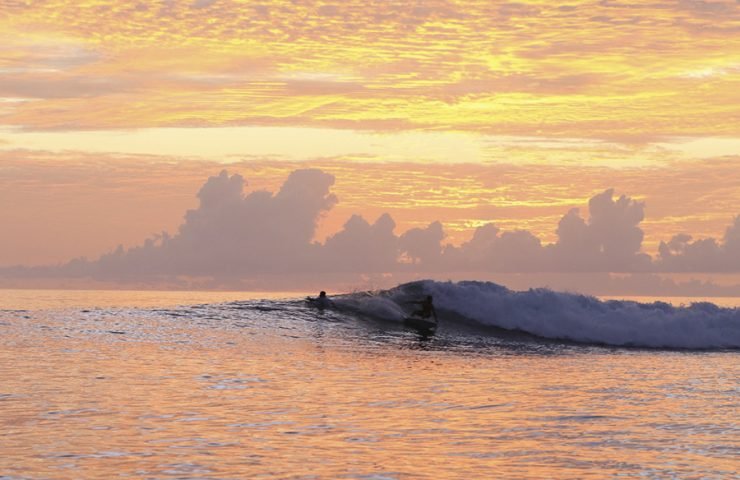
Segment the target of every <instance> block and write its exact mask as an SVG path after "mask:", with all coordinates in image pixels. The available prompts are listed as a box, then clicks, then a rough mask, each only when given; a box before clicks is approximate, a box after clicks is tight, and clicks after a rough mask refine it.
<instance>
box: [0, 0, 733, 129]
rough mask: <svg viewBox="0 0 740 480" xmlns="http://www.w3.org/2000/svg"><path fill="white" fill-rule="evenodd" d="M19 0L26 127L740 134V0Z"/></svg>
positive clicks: (16, 46)
mask: <svg viewBox="0 0 740 480" xmlns="http://www.w3.org/2000/svg"><path fill="white" fill-rule="evenodd" d="M3 8H4V9H5V10H6V11H7V15H5V16H4V18H3V19H2V20H0V26H1V27H2V29H3V31H4V32H6V34H5V38H6V39H8V41H6V42H4V45H3V47H2V48H3V55H1V56H0V57H1V59H0V70H3V69H4V70H5V71H6V72H7V73H9V74H12V75H19V77H17V78H16V80H17V81H18V82H21V81H22V82H23V83H24V84H25V85H24V86H21V85H20V84H17V83H13V81H12V79H10V80H8V79H6V83H7V82H10V83H11V84H10V85H6V86H5V88H6V90H8V91H10V90H14V91H15V93H16V94H22V95H27V96H29V97H31V98H36V99H39V101H35V102H27V103H18V104H16V105H14V106H13V108H12V109H11V110H9V111H5V112H4V113H3V115H2V117H0V123H2V124H4V125H8V126H15V127H22V128H26V129H95V128H142V127H162V126H194V125H200V126H225V125H286V126H306V125H311V126H320V127H339V128H356V129H381V130H382V129H394V130H396V129H399V128H400V129H434V130H440V129H442V130H456V131H460V130H465V131H471V132H478V133H488V134H510V135H532V134H537V135H544V136H549V137H578V138H609V139H622V140H624V139H628V138H632V137H635V138H642V137H644V136H645V135H646V134H647V135H652V136H653V137H655V138H657V137H670V136H704V135H715V136H717V135H723V136H735V137H738V136H740V130H739V129H738V122H737V114H738V110H737V108H738V107H737V105H738V104H740V102H738V94H737V92H738V91H740V88H738V81H740V80H739V78H740V72H738V70H737V65H738V63H740V57H738V54H737V52H738V51H740V36H738V35H737V34H728V33H729V32H736V31H737V28H738V27H737V25H738V18H739V16H740V15H739V14H738V8H737V4H736V3H734V2H731V1H718V2H664V3H660V2H657V3H655V2H654V3H644V2H641V3H635V2H605V1H596V0H593V1H591V0H589V1H586V0H584V1H579V2H576V3H573V4H572V5H569V6H563V5H557V4H547V3H528V2H518V3H515V2H468V3H465V4H464V5H463V4H459V3H458V2H452V1H447V0H435V1H431V2H429V1H425V2H403V3H394V2H371V3H367V2H357V1H350V2H341V3H337V4H315V3H313V2H291V1H282V0H275V1H271V2H267V3H263V4H259V5H250V4H245V3H243V2H236V1H230V0H219V1H197V2H161V3H156V4H154V3H148V2H95V3H90V2H64V1H63V2H34V3H33V4H25V3H20V2H17V3H11V4H9V5H5V6H4V7H3ZM18 38H23V39H24V40H23V41H19V40H13V39H18ZM50 70H51V71H53V72H56V73H59V72H63V74H64V75H63V76H59V77H58V78H55V77H53V76H51V77H50ZM0 94H1V93H0ZM91 95H96V100H97V101H96V104H95V105H94V106H93V105H91V103H90V102H89V101H88V99H89V97H90V96H91Z"/></svg>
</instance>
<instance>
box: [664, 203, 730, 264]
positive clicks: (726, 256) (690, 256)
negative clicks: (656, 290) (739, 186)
mask: <svg viewBox="0 0 740 480" xmlns="http://www.w3.org/2000/svg"><path fill="white" fill-rule="evenodd" d="M656 265H657V268H658V269H660V270H662V271H666V272H725V273H728V272H738V271H740V215H739V216H736V217H735V218H734V220H733V223H732V224H731V225H730V226H729V227H727V230H726V231H725V235H724V237H723V239H722V241H717V240H715V239H714V238H702V239H699V240H693V238H692V236H691V235H688V234H685V233H682V234H678V235H675V236H673V238H671V239H670V240H669V241H668V242H660V246H659V247H658V257H657V259H656Z"/></svg>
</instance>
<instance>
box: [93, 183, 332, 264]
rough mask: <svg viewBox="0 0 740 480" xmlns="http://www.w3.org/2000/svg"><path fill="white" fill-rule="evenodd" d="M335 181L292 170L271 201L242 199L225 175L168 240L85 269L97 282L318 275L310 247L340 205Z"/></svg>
mask: <svg viewBox="0 0 740 480" xmlns="http://www.w3.org/2000/svg"><path fill="white" fill-rule="evenodd" d="M333 183H334V177H333V176H332V175H330V174H327V173H324V172H322V171H320V170H313V169H309V170H297V171H295V172H293V173H291V174H290V176H289V177H288V179H287V180H286V181H285V183H284V184H283V186H282V188H281V189H280V191H279V192H277V193H276V194H272V193H270V192H267V191H256V192H252V193H250V194H249V195H246V196H245V195H244V193H243V190H244V187H245V185H246V182H245V181H244V178H243V177H242V176H241V175H238V174H235V175H232V176H229V174H228V173H227V172H226V171H222V172H221V173H220V174H219V175H218V176H214V177H211V178H209V179H208V181H207V182H206V183H205V184H204V185H203V187H202V188H201V189H200V191H199V192H198V199H199V201H200V204H199V206H198V208H197V209H194V210H190V211H188V212H187V213H186V214H185V221H184V223H183V224H182V226H181V227H180V229H179V231H178V232H177V233H176V234H175V235H173V236H170V235H167V234H162V235H161V236H159V237H157V238H154V239H150V240H148V241H147V242H146V243H145V244H144V245H142V246H141V247H136V248H132V249H129V250H124V249H123V248H121V247H119V248H118V249H117V250H116V251H114V252H112V253H110V254H108V255H104V256H103V257H101V258H100V259H99V260H98V261H96V262H91V263H90V270H91V272H92V273H94V274H96V275H97V276H103V277H105V276H108V275H114V276H115V275H139V274H154V275H193V276H199V275H203V276H209V275H213V276H217V277H222V276H226V277H238V276H243V275H249V274H257V273H261V272H271V273H274V272H289V271H306V270H310V269H311V268H313V267H315V264H316V257H317V255H318V253H319V252H318V249H319V246H318V245H315V244H313V243H312V242H311V239H312V238H313V236H314V233H315V230H316V224H317V222H318V220H319V218H320V216H321V215H322V214H323V213H324V212H326V211H328V210H329V209H331V208H332V207H333V206H334V204H335V203H336V202H337V199H336V197H335V196H334V195H333V194H331V193H330V192H329V188H330V187H331V185H332V184H333Z"/></svg>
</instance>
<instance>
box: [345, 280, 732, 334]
mask: <svg viewBox="0 0 740 480" xmlns="http://www.w3.org/2000/svg"><path fill="white" fill-rule="evenodd" d="M423 295H433V296H434V303H435V305H436V308H437V310H438V311H439V313H440V319H441V320H440V322H441V323H442V324H444V323H445V322H459V321H464V322H467V323H475V324H478V325H481V326H489V327H497V328H503V329H507V330H518V331H523V332H527V333H529V334H532V335H536V336H539V337H544V338H550V339H562V340H569V341H575V342H584V343H597V344H606V345H616V346H635V347H655V348H687V349H717V348H740V309H737V308H723V307H718V306H716V305H714V304H711V303H706V302H702V303H694V304H691V305H690V306H680V307H677V306H673V305H670V304H668V303H664V302H654V303H639V302H634V301H624V300H607V301H602V300H599V299H597V298H594V297H590V296H586V295H579V294H573V293H560V292H554V291H551V290H548V289H532V290H528V291H521V292H517V291H512V290H509V289H507V288H505V287H502V286H501V285H497V284H495V283H490V282H475V281H464V282H436V281H432V280H422V281H418V282H411V283H407V284H403V285H399V286H398V287H395V288H393V289H391V290H387V291H385V292H381V293H380V295H379V296H380V297H385V298H387V299H389V300H392V301H393V303H395V304H396V305H398V306H399V309H398V310H396V309H392V308H390V307H389V306H388V305H387V304H386V302H385V301H380V300H379V299H376V300H374V301H373V300H369V299H368V300H365V301H364V302H361V303H358V305H362V303H367V305H368V306H370V305H372V306H373V308H374V309H376V308H377V307H379V306H380V305H384V304H385V305H384V309H388V310H390V311H393V312H394V315H393V316H394V317H396V316H398V314H397V313H396V312H398V311H400V309H402V308H403V305H404V304H408V302H409V301H411V300H414V299H418V298H420V297H421V296H423ZM355 298H356V299H357V297H355ZM369 313H370V312H369Z"/></svg>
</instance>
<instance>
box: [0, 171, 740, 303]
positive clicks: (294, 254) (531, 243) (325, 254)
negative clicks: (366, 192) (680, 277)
mask: <svg viewBox="0 0 740 480" xmlns="http://www.w3.org/2000/svg"><path fill="white" fill-rule="evenodd" d="M334 181H335V179H334V176H333V175H331V174H329V173H326V172H324V171H322V170H319V169H301V170H295V171H293V172H292V173H290V175H289V176H288V177H287V179H286V180H285V182H284V183H283V185H282V187H281V188H280V189H279V190H278V191H277V192H276V193H271V192H268V191H254V192H252V193H249V194H245V193H244V189H245V187H246V181H245V180H244V178H243V177H242V176H241V175H239V174H234V175H229V173H228V172H227V171H225V170H224V171H222V172H221V173H220V174H219V175H216V176H213V177H210V178H209V179H208V180H207V181H206V182H205V184H203V186H202V187H201V188H200V190H199V191H198V193H197V199H198V202H199V204H198V207H197V208H194V209H192V210H189V211H187V212H186V214H185V217H184V221H183V223H182V224H181V226H180V227H179V229H178V231H177V232H176V233H174V234H168V233H166V232H163V233H161V234H159V235H156V236H154V237H152V238H150V239H148V240H146V241H145V242H144V244H143V245H140V246H137V247H133V248H129V249H124V248H123V247H122V246H120V247H118V248H117V249H116V250H114V251H112V252H110V253H108V254H105V255H103V256H101V257H100V258H98V259H96V260H88V259H85V258H80V259H75V260H73V261H70V262H68V263H66V264H64V265H61V266H57V267H41V268H33V269H31V268H29V269H24V268H22V267H16V268H14V269H4V272H3V271H0V273H4V275H3V276H6V277H10V276H20V277H27V278H28V277H33V276H46V277H64V278H91V279H97V280H108V281H132V280H141V279H157V278H159V279H162V278H201V279H214V280H215V281H217V282H218V284H220V285H224V284H229V283H231V284H233V283H234V282H238V281H240V280H243V279H255V278H261V277H272V278H277V277H280V276H282V278H288V277H291V276H301V275H302V276H304V277H305V276H311V275H315V276H324V277H327V276H328V277H331V276H332V275H335V276H336V275H355V276H360V275H371V276H372V275H374V276H379V275H380V276H382V275H392V274H419V275H429V276H434V275H435V274H451V273H453V272H457V273H459V272H471V273H475V274H477V275H481V274H497V273H510V274H522V273H524V274H543V273H545V274H548V273H549V274H564V273H579V274H584V275H598V274H604V273H610V274H613V273H619V274H625V275H632V276H635V275H637V276H639V278H642V280H640V282H641V283H642V284H646V285H650V286H651V288H657V286H661V285H662V287H670V285H668V284H665V283H662V284H661V283H660V282H661V281H660V280H659V278H658V277H654V276H651V275H655V274H660V273H680V272H691V273H696V272H717V273H738V272H740V216H738V217H736V218H735V219H734V222H733V224H732V225H730V226H729V227H728V228H727V231H726V233H725V235H724V237H723V238H722V239H721V240H716V239H713V238H708V239H698V240H693V239H692V237H691V236H690V235H688V234H681V235H676V236H674V237H673V238H672V239H670V240H669V241H667V242H661V244H660V247H659V251H658V254H657V256H656V257H655V258H652V257H651V256H650V255H648V254H646V253H644V252H642V251H641V247H642V241H643V231H642V230H641V228H640V223H641V222H642V221H643V220H644V218H645V204H644V203H643V202H640V201H637V200H634V199H632V198H629V197H627V196H625V195H621V196H618V197H616V196H615V193H614V190H613V189H607V190H605V191H603V192H602V193H599V194H597V195H595V196H593V197H592V198H591V199H590V201H589V202H588V214H587V216H585V217H584V216H582V215H581V212H580V211H579V210H578V209H571V210H570V211H568V212H566V213H565V214H564V215H563V216H562V218H561V219H560V222H559V223H558V226H557V231H556V234H557V239H556V241H554V242H553V243H549V244H544V243H543V242H542V241H541V240H540V239H539V238H538V237H537V236H535V235H534V234H533V233H531V232H529V231H526V230H513V231H502V230H501V229H500V228H499V227H497V226H496V224H495V223H494V222H489V223H487V224H484V225H482V226H480V227H478V228H477V229H476V230H475V232H474V234H473V236H472V238H471V239H470V240H469V241H467V242H465V243H463V244H461V245H459V246H455V245H451V244H448V243H445V241H444V240H445V231H444V225H443V224H442V223H440V222H438V221H436V222H432V223H430V224H429V225H427V226H425V227H417V228H412V229H410V230H407V231H405V232H403V233H400V234H399V233H397V232H396V231H395V229H396V223H395V221H394V220H393V218H392V217H391V216H390V215H389V214H387V213H385V214H382V215H381V216H379V217H378V218H377V219H376V220H375V221H372V222H371V221H368V220H367V219H365V218H363V217H362V216H360V215H352V216H351V217H350V218H349V219H348V220H347V221H346V223H345V224H344V225H343V227H342V228H341V229H340V230H339V231H337V232H336V233H334V234H333V235H331V236H329V237H328V238H326V240H325V241H324V242H323V243H322V242H318V241H316V240H315V235H316V231H317V226H318V223H319V221H320V220H321V218H322V217H323V216H324V215H325V214H326V213H327V212H328V211H329V210H330V209H332V208H333V207H334V206H335V205H336V204H337V202H338V199H337V198H336V196H335V195H334V194H332V193H331V187H332V185H334ZM594 278H596V277H594ZM635 278H637V277H635ZM610 285H614V282H611V283H610ZM673 286H674V287H676V288H678V286H677V284H675V283H674V284H673ZM693 286H694V287H696V288H699V287H701V290H702V291H704V292H707V291H710V290H711V285H709V286H708V285H707V284H700V283H695V284H694V285H693ZM607 287H608V286H607ZM607 287H605V288H607Z"/></svg>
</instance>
